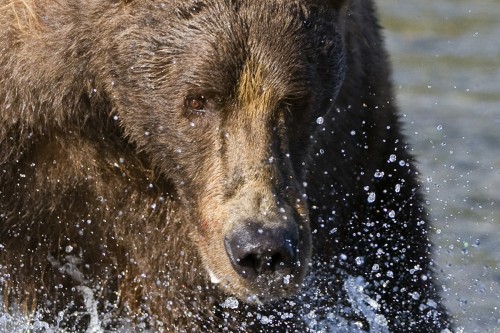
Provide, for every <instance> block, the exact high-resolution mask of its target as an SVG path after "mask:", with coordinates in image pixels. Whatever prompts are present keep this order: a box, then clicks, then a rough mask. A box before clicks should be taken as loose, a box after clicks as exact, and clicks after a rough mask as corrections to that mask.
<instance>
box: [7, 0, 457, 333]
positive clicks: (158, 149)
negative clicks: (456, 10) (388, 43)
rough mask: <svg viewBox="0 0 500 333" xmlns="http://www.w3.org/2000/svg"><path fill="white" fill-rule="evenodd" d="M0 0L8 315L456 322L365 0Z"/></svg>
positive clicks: (394, 327)
mask: <svg viewBox="0 0 500 333" xmlns="http://www.w3.org/2000/svg"><path fill="white" fill-rule="evenodd" d="M0 8H1V14H0V147H1V149H0V177H1V178H0V274H1V275H0V281H1V289H2V302H3V309H4V310H3V311H4V313H10V314H14V313H18V314H19V313H20V314H21V315H23V316H26V317H30V316H31V318H38V320H43V321H44V322H45V323H48V325H50V327H52V328H56V329H65V330H69V331H76V330H86V329H88V330H89V331H91V330H93V331H100V330H128V329H130V330H138V331H140V330H142V329H151V330H153V331H166V332H174V331H175V332H177V331H179V332H181V331H200V332H208V331H241V330H245V331H247V332H264V331H269V332H276V331H287V332H307V331H311V332H312V331H314V332H316V331H342V332H346V331H353V332H354V331H357V332H360V331H365V332H368V331H370V332H441V331H443V330H447V329H448V328H449V321H448V318H447V315H446V312H445V310H444V308H443V306H442V305H441V304H440V303H441V302H440V298H439V296H438V294H437V290H436V283H435V278H434V277H433V273H432V271H433V262H432V260H431V259H430V253H431V248H430V243H429V239H428V222H427V215H426V212H425V210H424V207H423V200H422V196H421V193H420V190H419V187H418V181H417V178H418V173H417V171H416V168H415V165H414V161H413V159H412V156H411V155H410V153H409V148H408V146H407V144H406V141H405V139H404V137H403V135H402V134H401V126H400V123H399V120H398V115H397V110H396V109H397V108H396V103H395V100H394V95H393V91H392V86H391V82H390V68H389V64H388V61H387V56H386V53H385V50H384V46H383V41H382V38H381V35H380V29H379V26H378V23H377V19H376V16H375V11H374V5H373V3H372V2H371V1H367V0H344V1H343V0H168V1H167V0H165V1H156V0H145V1H139V0H128V1H126V0H99V1H97V0H87V1H82V0H59V1H55V0H42V1H35V0H1V1H0ZM40 318H41V319H40Z"/></svg>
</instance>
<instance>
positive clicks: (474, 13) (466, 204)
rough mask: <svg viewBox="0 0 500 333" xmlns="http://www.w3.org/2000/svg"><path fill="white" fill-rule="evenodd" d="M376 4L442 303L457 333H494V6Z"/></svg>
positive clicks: (497, 286) (497, 6)
mask: <svg viewBox="0 0 500 333" xmlns="http://www.w3.org/2000/svg"><path fill="white" fill-rule="evenodd" d="M377 3H378V5H379V12H380V14H381V17H382V24H383V25H384V26H385V28H386V30H385V36H386V40H387V43H388V48H389V52H390V54H391V59H392V62H393V68H394V82H395V85H396V92H397V95H398V100H399V105H400V108H401V111H402V114H403V115H404V120H405V123H406V133H407V135H408V137H409V138H410V142H411V143H412V144H413V148H414V152H415V154H416V155H417V156H418V159H419V161H420V163H419V165H420V171H421V174H422V181H423V183H424V186H425V188H426V192H427V200H428V204H429V211H430V213H431V219H432V221H433V223H434V228H433V232H432V234H433V240H434V243H435V250H436V253H435V255H436V261H437V264H438V266H439V273H440V274H439V276H440V281H439V285H441V286H442V295H443V296H444V298H445V299H446V304H447V306H448V308H449V310H450V312H451V313H452V315H453V316H454V318H455V321H456V323H457V326H459V327H462V328H463V331H464V332H500V39H499V38H500V37H499V36H500V1H498V0H479V1H464V0H432V1H430V0H420V1H400V0H379V1H377Z"/></svg>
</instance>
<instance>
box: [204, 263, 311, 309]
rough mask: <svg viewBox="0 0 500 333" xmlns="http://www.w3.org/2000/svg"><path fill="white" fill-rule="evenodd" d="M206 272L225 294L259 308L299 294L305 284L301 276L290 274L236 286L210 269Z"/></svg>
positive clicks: (229, 279)
mask: <svg viewBox="0 0 500 333" xmlns="http://www.w3.org/2000/svg"><path fill="white" fill-rule="evenodd" d="M206 270H207V273H208V276H209V278H210V282H211V283H213V284H216V285H218V287H219V288H220V289H221V290H222V291H223V292H224V294H226V295H228V296H233V297H236V298H237V299H239V300H240V301H242V302H244V303H246V304H251V305H258V306H261V305H264V304H268V303H272V302H276V301H279V300H281V299H284V298H288V297H291V296H293V295H295V294H297V293H298V291H299V289H300V286H301V285H302V282H303V278H302V276H301V275H300V274H298V275H293V274H289V275H286V276H281V277H278V278H274V279H269V278H267V277H257V278H256V279H254V281H248V282H249V283H248V285H245V284H241V283H238V284H237V285H235V284H234V283H232V282H231V280H232V279H231V278H222V277H219V276H217V275H216V274H215V273H214V272H213V271H212V270H211V269H210V268H208V267H206ZM235 273H236V272H235ZM238 280H240V279H238Z"/></svg>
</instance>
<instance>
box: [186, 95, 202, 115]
mask: <svg viewBox="0 0 500 333" xmlns="http://www.w3.org/2000/svg"><path fill="white" fill-rule="evenodd" d="M205 103H206V99H205V97H203V96H196V97H188V98H186V101H185V105H186V108H187V109H189V110H191V111H196V112H205Z"/></svg>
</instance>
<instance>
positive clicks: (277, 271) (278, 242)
mask: <svg viewBox="0 0 500 333" xmlns="http://www.w3.org/2000/svg"><path fill="white" fill-rule="evenodd" d="M297 243H298V242H297V233H296V232H293V231H292V230H289V228H286V227H279V228H272V229H263V228H262V227H261V226H260V225H255V224H254V223H247V224H246V225H245V227H243V228H241V229H238V231H237V232H233V233H231V234H230V235H227V236H226V237H225V239H224V245H225V247H226V252H227V254H228V256H229V259H230V261H231V264H232V265H233V268H234V269H235V270H236V271H237V272H238V273H239V274H240V275H241V276H243V277H245V278H255V277H257V276H261V275H267V276H271V277H272V276H274V275H286V274H289V273H291V272H292V271H293V269H294V268H295V263H296V261H297Z"/></svg>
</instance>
